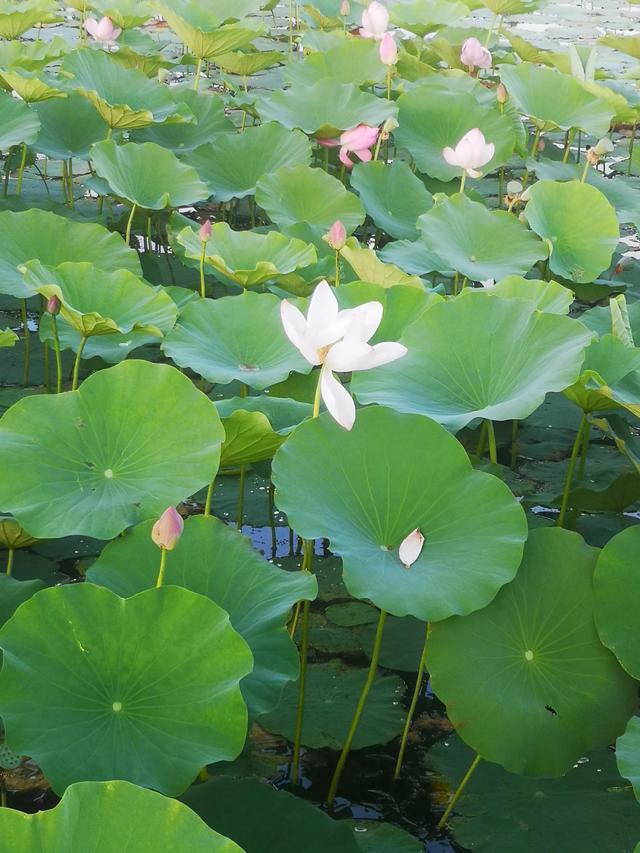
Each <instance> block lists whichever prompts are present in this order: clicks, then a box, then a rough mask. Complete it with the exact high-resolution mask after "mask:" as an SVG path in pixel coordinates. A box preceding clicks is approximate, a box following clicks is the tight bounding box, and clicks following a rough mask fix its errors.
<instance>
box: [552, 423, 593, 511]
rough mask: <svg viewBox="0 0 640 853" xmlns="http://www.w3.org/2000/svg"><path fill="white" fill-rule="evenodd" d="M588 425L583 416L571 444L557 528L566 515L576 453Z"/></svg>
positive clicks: (576, 457)
mask: <svg viewBox="0 0 640 853" xmlns="http://www.w3.org/2000/svg"><path fill="white" fill-rule="evenodd" d="M588 425H589V422H588V420H587V418H586V416H585V415H583V416H582V420H581V421H580V426H579V427H578V432H577V433H576V438H575V441H574V442H573V448H572V450H571V456H570V457H569V467H568V469H567V477H566V480H565V483H564V491H563V493H562V503H561V504H560V514H559V515H558V522H557V526H558V527H562V526H563V524H564V517H565V515H566V513H567V507H568V505H569V494H570V493H571V485H572V483H573V473H574V471H575V469H576V461H577V459H578V451H579V450H580V446H581V444H582V436H583V435H584V432H585V429H586V427H587V426H588Z"/></svg>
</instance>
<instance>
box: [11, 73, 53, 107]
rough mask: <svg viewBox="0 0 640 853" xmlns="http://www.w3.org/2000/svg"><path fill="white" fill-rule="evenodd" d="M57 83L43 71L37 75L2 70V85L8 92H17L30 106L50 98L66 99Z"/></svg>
mask: <svg viewBox="0 0 640 853" xmlns="http://www.w3.org/2000/svg"><path fill="white" fill-rule="evenodd" d="M56 83H57V81H56V80H53V79H52V78H51V77H49V76H48V75H47V74H46V73H45V72H42V71H41V72H39V74H36V73H35V72H32V71H24V70H23V69H22V68H21V69H19V70H17V69H14V70H9V71H2V70H0V84H2V85H3V86H4V88H5V89H6V90H7V91H8V92H15V93H16V94H17V95H18V96H19V97H20V98H22V100H23V101H26V102H27V103H30V104H32V103H37V102H38V101H47V100H49V98H66V97H67V95H66V93H65V92H63V91H61V90H60V89H59V88H58V87H57V85H56Z"/></svg>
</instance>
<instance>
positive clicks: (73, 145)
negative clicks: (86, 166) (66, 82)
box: [34, 92, 108, 160]
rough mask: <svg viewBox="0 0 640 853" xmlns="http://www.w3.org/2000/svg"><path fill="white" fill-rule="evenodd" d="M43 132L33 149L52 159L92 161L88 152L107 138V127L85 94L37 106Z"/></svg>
mask: <svg viewBox="0 0 640 853" xmlns="http://www.w3.org/2000/svg"><path fill="white" fill-rule="evenodd" d="M35 110H36V112H37V114H38V117H39V118H40V124H41V128H40V133H39V134H38V138H37V140H36V142H35V145H34V148H35V149H36V150H37V151H39V152H40V153H42V154H46V155H47V157H51V158H52V159H53V160H67V159H69V158H71V157H78V158H80V159H82V160H88V159H89V150H90V148H91V146H92V145H94V144H95V143H96V142H100V140H101V139H104V138H105V137H106V135H107V131H108V128H107V125H106V124H105V123H104V121H103V120H102V119H101V118H100V116H99V115H98V113H96V111H95V110H94V108H93V107H92V106H91V104H90V103H89V102H88V101H87V99H86V98H83V97H82V95H78V94H77V93H75V92H72V93H71V94H70V95H69V97H68V98H65V99H64V100H60V99H58V98H55V99H52V100H50V101H43V102H42V103H40V104H38V105H37V106H36V107H35Z"/></svg>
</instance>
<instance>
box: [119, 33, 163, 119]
mask: <svg viewBox="0 0 640 853" xmlns="http://www.w3.org/2000/svg"><path fill="white" fill-rule="evenodd" d="M111 56H112V58H113V60H114V61H115V62H117V63H118V64H119V65H122V66H123V67H124V68H133V69H134V70H135V71H141V72H142V73H143V74H144V75H145V77H151V78H153V77H157V76H158V72H160V71H161V70H162V69H169V68H172V67H173V65H174V64H175V63H172V62H170V61H169V60H167V59H165V57H164V56H163V54H161V53H151V54H149V53H138V51H136V50H133V48H131V47H129V46H128V45H122V46H121V47H119V48H118V50H117V51H116V52H115V53H112V54H111ZM150 127H152V125H150Z"/></svg>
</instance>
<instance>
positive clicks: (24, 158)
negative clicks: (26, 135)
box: [16, 142, 27, 195]
mask: <svg viewBox="0 0 640 853" xmlns="http://www.w3.org/2000/svg"><path fill="white" fill-rule="evenodd" d="M26 162H27V143H26V142H23V143H22V157H21V159H20V168H19V169H18V186H17V187H16V194H17V195H20V194H21V193H22V178H23V177H24V167H25V164H26Z"/></svg>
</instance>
